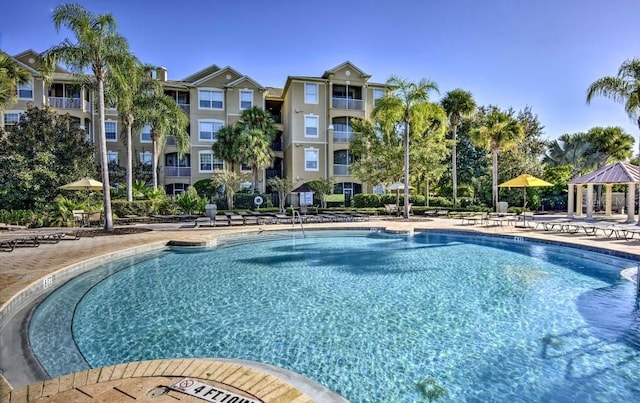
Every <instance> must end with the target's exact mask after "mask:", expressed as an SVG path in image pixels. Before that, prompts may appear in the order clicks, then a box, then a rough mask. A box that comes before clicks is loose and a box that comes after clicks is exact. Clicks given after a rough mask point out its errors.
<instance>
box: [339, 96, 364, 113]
mask: <svg viewBox="0 0 640 403" xmlns="http://www.w3.org/2000/svg"><path fill="white" fill-rule="evenodd" d="M331 107H332V108H334V109H353V110H358V111H361V110H364V100H362V99H351V98H341V97H333V98H332V102H331Z"/></svg>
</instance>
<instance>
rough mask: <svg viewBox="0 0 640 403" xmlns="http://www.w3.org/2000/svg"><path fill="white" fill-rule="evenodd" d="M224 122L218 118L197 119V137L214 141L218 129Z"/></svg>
mask: <svg viewBox="0 0 640 403" xmlns="http://www.w3.org/2000/svg"><path fill="white" fill-rule="evenodd" d="M223 125H224V123H223V122H222V121H220V120H199V121H198V139H199V140H201V141H215V140H216V139H217V137H218V130H220V129H221V128H222V126H223Z"/></svg>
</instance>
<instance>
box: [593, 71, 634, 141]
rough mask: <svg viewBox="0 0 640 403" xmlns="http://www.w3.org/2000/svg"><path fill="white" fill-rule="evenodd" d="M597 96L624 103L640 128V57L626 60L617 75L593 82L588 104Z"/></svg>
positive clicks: (625, 108) (625, 109) (626, 109)
mask: <svg viewBox="0 0 640 403" xmlns="http://www.w3.org/2000/svg"><path fill="white" fill-rule="evenodd" d="M596 96H604V97H607V98H611V99H612V100H614V101H615V102H619V103H622V104H624V111H625V112H626V113H627V115H629V117H630V118H631V119H634V120H635V121H636V123H637V125H638V128H640V59H631V60H626V61H625V62H624V63H622V65H620V68H619V69H618V74H617V75H616V76H607V77H602V78H600V79H598V80H596V81H594V82H593V83H591V85H590V86H589V88H588V89H587V104H589V103H591V100H592V99H593V98H594V97H596ZM638 146H639V147H640V141H639V142H638Z"/></svg>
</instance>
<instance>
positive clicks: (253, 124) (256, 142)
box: [237, 106, 276, 190]
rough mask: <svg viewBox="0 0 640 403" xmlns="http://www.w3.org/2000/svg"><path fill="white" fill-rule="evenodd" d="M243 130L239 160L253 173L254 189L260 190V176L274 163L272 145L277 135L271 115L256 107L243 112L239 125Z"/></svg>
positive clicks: (239, 146) (240, 137) (240, 139)
mask: <svg viewBox="0 0 640 403" xmlns="http://www.w3.org/2000/svg"><path fill="white" fill-rule="evenodd" d="M237 125H238V126H239V127H240V128H241V132H240V136H239V137H238V138H237V139H238V142H239V144H238V151H239V157H240V158H239V159H240V161H242V162H244V163H245V164H247V165H249V166H250V167H251V170H252V171H253V189H254V190H255V189H257V188H258V174H259V171H260V170H261V169H263V168H266V167H268V166H269V165H271V163H272V162H273V153H272V151H271V143H272V142H273V137H274V136H275V133H276V127H275V123H274V121H273V118H272V117H271V114H270V113H269V112H267V111H265V110H264V109H262V108H260V107H257V106H254V107H252V108H250V109H246V110H244V111H242V114H241V115H240V121H239V122H238V124H237Z"/></svg>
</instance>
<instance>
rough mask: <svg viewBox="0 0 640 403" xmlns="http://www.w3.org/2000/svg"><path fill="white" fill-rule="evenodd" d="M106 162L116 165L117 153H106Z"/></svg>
mask: <svg viewBox="0 0 640 403" xmlns="http://www.w3.org/2000/svg"><path fill="white" fill-rule="evenodd" d="M107 162H108V163H109V164H115V165H118V152H117V151H107Z"/></svg>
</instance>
